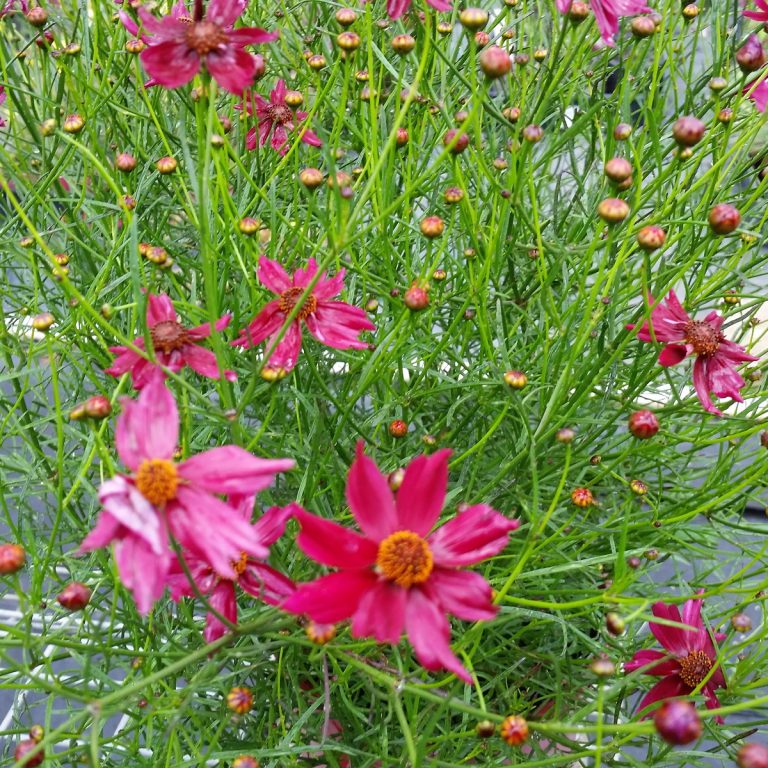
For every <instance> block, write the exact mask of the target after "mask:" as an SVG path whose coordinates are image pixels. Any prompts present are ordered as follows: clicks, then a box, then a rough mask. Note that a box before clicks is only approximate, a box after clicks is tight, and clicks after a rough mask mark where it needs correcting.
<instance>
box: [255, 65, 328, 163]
mask: <svg viewBox="0 0 768 768" xmlns="http://www.w3.org/2000/svg"><path fill="white" fill-rule="evenodd" d="M287 90H288V89H287V88H286V87H285V80H278V81H277V85H276V86H275V88H274V90H272V92H271V93H270V94H269V101H267V100H266V99H265V98H264V97H263V96H260V95H259V94H258V93H255V92H254V93H251V95H250V96H251V97H250V99H249V100H248V101H247V102H246V107H245V108H246V110H247V112H248V114H249V115H252V114H254V113H255V114H256V118H257V120H258V128H256V127H254V128H251V130H250V131H248V135H247V136H246V145H247V147H248V149H256V147H257V146H260V147H263V146H264V145H265V144H266V143H267V139H269V135H270V133H271V134H272V142H271V144H272V149H274V150H275V151H277V152H279V153H280V154H281V155H284V154H285V153H286V152H287V151H288V134H289V133H290V132H292V131H294V130H295V129H296V125H295V121H298V122H299V123H301V122H303V121H304V120H306V119H307V113H306V112H301V111H298V110H297V111H296V113H295V115H294V112H293V110H292V109H291V108H290V107H289V106H288V105H287V104H286V103H285V94H286V92H287ZM301 140H302V141H303V142H304V143H305V144H309V145H311V146H313V147H321V146H322V145H323V142H322V141H320V139H319V138H318V136H317V134H315V133H313V132H312V131H310V130H308V129H306V128H304V129H303V130H302V133H301Z"/></svg>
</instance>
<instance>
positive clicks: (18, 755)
mask: <svg viewBox="0 0 768 768" xmlns="http://www.w3.org/2000/svg"><path fill="white" fill-rule="evenodd" d="M32 10H33V11H34V10H38V9H36V8H33V9H32ZM39 10H42V9H39ZM33 749H35V750H36V749H37V742H36V741H35V740H34V739H24V740H23V741H20V742H19V743H18V744H17V745H16V750H15V751H14V753H13V758H14V760H16V761H17V762H19V761H20V760H21V759H22V758H23V757H25V756H26V755H28V754H29V753H30V752H31V751H32V750H33ZM44 760H45V750H44V749H41V750H40V751H39V752H38V753H37V754H36V755H35V756H34V757H29V758H27V761H26V762H25V763H24V765H25V766H26V768H31V767H33V766H36V765H42V764H43V761H44Z"/></svg>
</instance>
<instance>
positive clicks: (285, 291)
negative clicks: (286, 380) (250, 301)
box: [232, 256, 376, 373]
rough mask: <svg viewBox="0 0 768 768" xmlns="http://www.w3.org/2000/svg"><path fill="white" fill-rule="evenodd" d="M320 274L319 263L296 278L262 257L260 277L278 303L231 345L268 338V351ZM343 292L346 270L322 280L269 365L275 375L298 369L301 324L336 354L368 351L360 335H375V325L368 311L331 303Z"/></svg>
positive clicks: (311, 264)
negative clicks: (373, 332)
mask: <svg viewBox="0 0 768 768" xmlns="http://www.w3.org/2000/svg"><path fill="white" fill-rule="evenodd" d="M316 274H317V262H316V261H315V260H314V259H310V260H309V261H308V262H307V266H306V269H297V270H296V271H295V272H294V273H293V275H290V276H289V275H288V273H287V272H286V271H285V270H284V269H283V268H282V267H281V266H280V264H279V263H278V262H276V261H272V260H271V259H268V258H267V257H266V256H261V257H260V258H259V271H258V275H257V276H258V278H259V281H260V282H261V284H262V285H263V286H265V287H266V288H268V289H269V290H270V291H272V293H274V294H277V295H278V296H279V298H277V299H275V300H273V301H270V302H269V303H268V304H267V305H266V306H265V307H264V308H263V309H262V310H261V312H259V314H258V315H256V317H255V318H254V319H253V320H252V321H251V323H250V325H249V326H248V327H247V328H246V329H245V330H243V331H242V332H241V335H240V338H238V339H236V340H235V341H233V342H232V344H233V345H235V346H242V347H246V348H248V347H255V346H256V345H257V344H261V342H262V341H264V339H268V341H267V349H270V348H271V347H272V346H273V345H274V342H275V340H276V338H277V336H278V334H279V333H280V331H281V330H282V327H283V325H284V324H285V320H286V318H287V317H288V315H289V314H290V312H291V310H293V309H294V307H295V306H296V304H297V303H298V301H299V299H300V297H301V295H302V294H303V293H304V291H305V290H306V288H307V286H308V285H309V284H310V282H312V280H313V278H314V277H315V275H316ZM343 287H344V270H343V269H342V270H341V271H340V272H339V273H338V274H337V275H336V276H335V277H332V278H328V277H327V276H326V273H325V272H323V273H322V274H321V275H320V278H319V280H318V281H317V282H316V283H315V286H314V288H312V290H311V292H310V293H309V295H308V296H307V297H306V298H305V299H304V301H303V302H302V304H301V308H300V309H299V311H298V313H297V314H296V316H295V317H294V318H293V321H292V322H291V324H290V325H289V326H288V329H287V330H286V332H285V335H284V336H283V338H282V339H281V340H280V342H279V343H278V344H277V347H275V349H274V350H273V352H272V354H271V355H270V356H269V360H268V361H267V362H268V364H269V367H270V368H271V369H272V370H276V371H280V372H283V373H287V372H288V371H290V370H292V369H293V367H294V366H295V365H296V360H297V358H298V356H299V352H300V351H301V325H302V323H304V324H306V326H307V329H308V330H309V332H310V333H311V334H312V335H313V336H314V337H315V338H316V339H317V340H318V341H319V342H320V343H321V344H325V345H326V346H328V347H333V348H334V349H366V348H367V347H368V344H367V343H366V342H364V341H360V339H358V336H359V335H360V333H361V332H362V331H375V330H376V326H375V325H374V324H373V323H372V322H371V321H370V320H369V319H368V318H367V317H366V314H365V312H364V311H363V310H362V309H359V308H358V307H353V306H350V305H349V304H347V303H346V302H344V301H330V299H331V298H332V297H333V296H336V294H338V293H339V291H341V289H342V288H343Z"/></svg>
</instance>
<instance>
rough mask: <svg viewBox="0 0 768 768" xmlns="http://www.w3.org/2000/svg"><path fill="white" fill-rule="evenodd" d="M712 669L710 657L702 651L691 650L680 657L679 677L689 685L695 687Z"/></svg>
mask: <svg viewBox="0 0 768 768" xmlns="http://www.w3.org/2000/svg"><path fill="white" fill-rule="evenodd" d="M710 669H712V659H710V658H709V656H707V654H706V653H704V651H691V652H690V653H689V654H688V655H687V656H686V657H685V658H684V659H680V679H681V680H682V681H683V682H684V683H685V684H686V685H687V686H689V687H691V688H695V687H696V686H697V685H698V684H699V683H700V682H701V681H702V680H703V679H704V678H705V677H706V676H707V674H708V673H709V670H710Z"/></svg>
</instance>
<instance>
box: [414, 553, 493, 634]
mask: <svg viewBox="0 0 768 768" xmlns="http://www.w3.org/2000/svg"><path fill="white" fill-rule="evenodd" d="M422 590H423V591H424V592H426V593H427V594H428V596H429V597H430V599H432V600H434V601H435V602H436V603H438V604H439V605H440V608H442V610H443V611H444V612H445V613H450V614H452V615H453V616H456V618H459V619H464V620H465V621H485V620H489V619H492V618H494V616H496V613H497V612H498V610H499V609H498V607H497V606H495V605H493V603H492V602H491V596H492V594H493V590H492V589H491V585H490V584H489V583H488V582H487V581H486V580H485V579H484V578H483V577H482V576H481V575H480V574H479V573H473V572H472V571H457V570H453V569H449V568H441V567H439V566H438V567H437V568H435V569H434V570H433V571H432V573H431V574H430V577H429V579H428V580H427V582H426V584H424V585H423V587H422Z"/></svg>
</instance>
